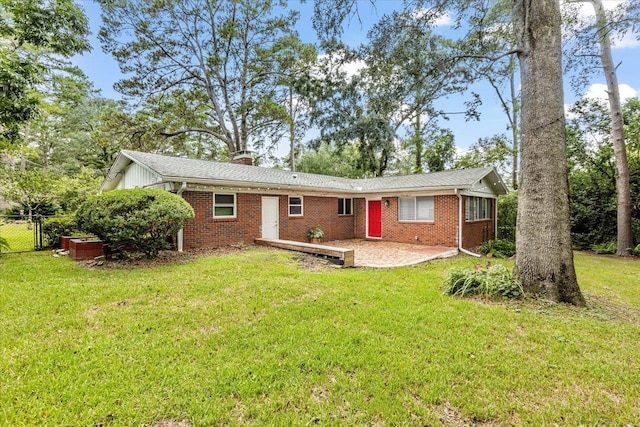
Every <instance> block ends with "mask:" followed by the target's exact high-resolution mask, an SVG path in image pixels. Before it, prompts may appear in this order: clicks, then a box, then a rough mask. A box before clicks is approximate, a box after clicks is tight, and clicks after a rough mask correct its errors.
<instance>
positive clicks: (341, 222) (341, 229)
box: [280, 196, 354, 242]
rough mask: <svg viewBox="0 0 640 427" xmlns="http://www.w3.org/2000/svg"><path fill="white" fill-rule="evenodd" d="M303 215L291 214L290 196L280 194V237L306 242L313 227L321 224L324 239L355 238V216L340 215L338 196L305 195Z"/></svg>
mask: <svg viewBox="0 0 640 427" xmlns="http://www.w3.org/2000/svg"><path fill="white" fill-rule="evenodd" d="M302 203H303V208H302V211H303V216H298V217H296V216H289V197H288V196H280V238H281V239H284V240H295V241H298V242H306V241H308V240H309V238H308V237H307V233H308V232H309V229H310V228H311V227H315V226H316V225H320V228H321V229H322V231H324V238H323V239H322V240H324V241H327V240H341V239H353V238H354V233H353V230H354V216H353V215H338V198H337V197H313V196H304V197H303V202H302Z"/></svg>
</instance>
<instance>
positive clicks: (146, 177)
mask: <svg viewBox="0 0 640 427" xmlns="http://www.w3.org/2000/svg"><path fill="white" fill-rule="evenodd" d="M159 181H160V177H159V176H158V175H156V174H155V173H153V172H151V171H149V170H148V169H146V168H144V167H142V166H140V165H139V164H137V163H132V164H131V165H130V166H129V167H128V168H127V169H126V170H125V172H124V175H123V176H122V179H120V182H119V183H118V188H119V189H120V188H136V187H148V186H150V185H152V184H155V183H157V182H159Z"/></svg>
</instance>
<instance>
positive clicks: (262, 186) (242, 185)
mask: <svg viewBox="0 0 640 427" xmlns="http://www.w3.org/2000/svg"><path fill="white" fill-rule="evenodd" d="M161 178H162V181H161V182H188V183H189V184H195V185H206V186H210V187H229V189H230V190H231V189H233V188H234V187H235V188H237V189H238V190H241V189H247V190H256V189H257V190H297V191H308V192H310V193H323V194H327V193H335V194H352V195H356V194H362V195H366V194H388V193H390V192H415V191H451V190H453V191H457V190H458V189H459V188H460V187H456V186H451V185H447V186H442V187H401V188H384V189H375V190H369V189H362V188H351V189H346V188H335V187H321V188H319V187H313V186H308V185H301V184H296V183H269V182H251V183H249V182H247V181H215V180H210V179H198V178H193V179H189V178H185V177H179V176H168V175H164V176H161ZM185 180H186V181H185ZM463 189H468V187H464V188H463Z"/></svg>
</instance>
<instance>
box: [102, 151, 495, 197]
mask: <svg viewBox="0 0 640 427" xmlns="http://www.w3.org/2000/svg"><path fill="white" fill-rule="evenodd" d="M121 155H122V156H125V157H126V158H128V159H130V160H132V161H135V162H137V163H140V164H141V165H143V166H146V167H147V168H149V169H151V170H153V171H154V172H155V173H157V174H158V175H160V176H161V177H162V179H163V180H164V181H178V182H182V181H185V182H197V183H210V184H220V183H225V184H229V183H238V184H242V185H247V184H251V186H253V187H258V186H260V185H262V186H268V185H272V186H276V185H277V186H286V187H296V188H303V189H309V190H316V191H317V190H331V191H334V192H349V193H350V192H365V193H366V192H383V191H397V190H412V189H414V190H415V189H438V188H447V189H450V188H451V189H452V188H458V189H465V188H470V187H471V186H472V185H473V184H475V183H476V182H478V181H479V180H481V179H482V178H484V177H485V176H487V175H489V174H494V175H495V178H497V180H498V181H499V184H500V186H501V188H499V189H497V191H496V192H497V193H498V194H501V193H502V192H503V191H502V190H503V189H504V192H506V187H504V184H503V183H502V181H501V180H500V178H499V176H498V174H497V173H496V172H495V170H494V168H490V167H487V168H474V169H461V170H450V171H443V172H433V173H426V174H416V175H405V176H388V177H380V178H366V179H350V178H340V177H334V176H327V175H318V174H311V173H303V172H292V171H286V170H280V169H271V168H263V167H258V166H246V165H238V164H234V163H221V162H214V161H208V160H196V159H186V158H181V157H170V156H164V155H160V154H151V153H142V152H139V151H129V150H123V151H122V153H121ZM116 162H117V160H116ZM113 172H117V171H113Z"/></svg>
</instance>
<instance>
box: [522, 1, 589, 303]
mask: <svg viewBox="0 0 640 427" xmlns="http://www.w3.org/2000/svg"><path fill="white" fill-rule="evenodd" d="M512 6H513V20H514V29H515V34H516V40H517V43H518V50H519V52H518V59H519V61H520V75H521V81H522V116H521V126H522V138H521V140H520V147H521V150H520V161H521V164H520V167H521V169H520V187H519V195H518V220H517V226H516V245H517V255H516V265H515V271H516V274H517V275H518V277H519V279H520V281H521V282H522V285H523V287H524V289H525V291H527V292H529V293H533V294H538V295H540V296H542V297H544V298H546V299H549V300H551V301H556V302H566V303H571V304H575V305H579V306H583V305H585V301H584V298H583V296H582V293H581V292H580V288H579V287H578V281H577V279H576V273H575V269H574V265H573V252H572V250H571V231H570V223H569V196H568V192H569V185H568V175H567V156H566V151H567V148H566V140H565V118H564V99H563V88H562V63H561V58H562V56H561V55H562V52H561V37H560V5H559V0H512Z"/></svg>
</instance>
